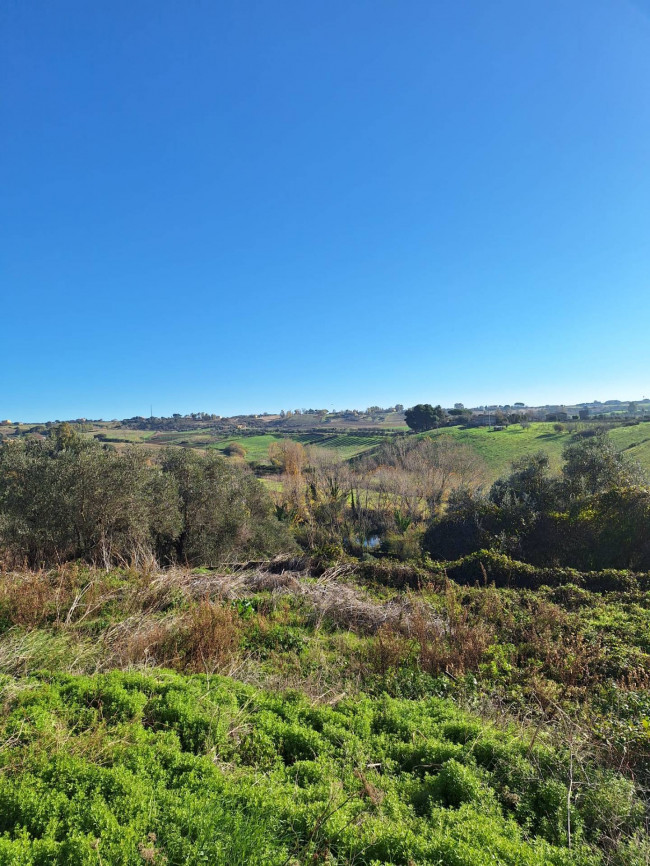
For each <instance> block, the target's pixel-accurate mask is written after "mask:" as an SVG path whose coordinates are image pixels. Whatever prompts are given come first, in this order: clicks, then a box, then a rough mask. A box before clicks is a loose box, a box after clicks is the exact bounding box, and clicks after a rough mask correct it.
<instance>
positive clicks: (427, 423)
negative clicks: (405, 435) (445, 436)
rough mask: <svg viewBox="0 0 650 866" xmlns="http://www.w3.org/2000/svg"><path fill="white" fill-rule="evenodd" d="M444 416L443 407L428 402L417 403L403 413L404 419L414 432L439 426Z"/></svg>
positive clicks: (421, 431)
mask: <svg viewBox="0 0 650 866" xmlns="http://www.w3.org/2000/svg"><path fill="white" fill-rule="evenodd" d="M444 418H445V411H444V409H442V408H441V407H440V406H432V405H431V404H430V403H418V404H417V405H416V406H412V407H411V408H410V409H407V410H406V412H405V413H404V420H405V421H406V423H407V425H408V426H409V427H410V428H411V430H414V431H415V432H416V433H423V432H424V431H425V430H434V429H435V428H436V427H439V426H440V424H441V422H442V421H443V420H444Z"/></svg>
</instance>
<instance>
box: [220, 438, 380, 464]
mask: <svg viewBox="0 0 650 866" xmlns="http://www.w3.org/2000/svg"><path fill="white" fill-rule="evenodd" d="M386 438H387V437H386V436H372V435H370V436H359V435H355V434H354V433H333V434H331V435H329V434H323V433H296V434H294V435H292V436H276V435H275V434H273V433H262V434H260V435H259V436H234V437H231V438H229V439H223V440H221V441H219V442H217V443H216V444H215V446H214V447H215V448H217V449H218V450H219V451H225V449H226V448H227V447H228V446H229V445H232V444H233V443H237V444H239V445H241V446H242V448H244V450H245V451H246V460H247V461H248V462H249V463H251V462H256V463H261V464H267V465H268V464H270V460H269V445H271V443H272V442H282V440H283V439H291V440H293V441H294V442H300V444H301V445H304V446H306V447H314V448H323V449H326V450H328V451H330V450H331V451H332V452H333V453H334V454H335V456H336V458H337V459H338V460H341V461H343V460H349V459H350V458H351V457H355V456H356V455H357V454H361V453H363V452H364V451H369V450H371V449H372V448H376V447H377V445H379V444H380V443H382V442H385V441H386Z"/></svg>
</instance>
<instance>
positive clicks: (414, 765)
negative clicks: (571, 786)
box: [0, 672, 642, 866]
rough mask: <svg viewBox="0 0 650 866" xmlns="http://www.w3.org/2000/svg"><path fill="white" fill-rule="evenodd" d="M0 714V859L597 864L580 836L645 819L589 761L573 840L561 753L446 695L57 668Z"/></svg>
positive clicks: (626, 793) (621, 787) (593, 836)
mask: <svg viewBox="0 0 650 866" xmlns="http://www.w3.org/2000/svg"><path fill="white" fill-rule="evenodd" d="M9 686H10V684H9V683H7V684H6V688H9ZM2 727H3V735H4V737H5V738H7V737H9V738H12V742H13V743H14V747H13V750H12V751H11V753H8V752H7V751H5V752H3V753H2V759H1V760H2V769H3V772H2V776H1V777H0V832H1V833H2V837H1V838H0V863H3V864H5V863H6V864H10V863H11V864H15V863H22V864H26V866H31V864H42V863H46V862H47V863H59V864H91V863H93V864H94V863H97V862H98V859H97V858H98V857H100V858H101V862H102V863H103V864H105V866H117V864H120V866H122V864H125V866H126V864H129V866H130V864H133V866H135V864H139V863H142V862H143V861H146V862H151V863H160V864H162V863H167V864H171V863H203V862H205V863H211V864H213V863H214V864H226V863H228V864H231V863H232V864H241V866H244V864H248V863H252V864H277V866H280V864H286V863H289V862H297V863H306V862H318V861H321V860H322V859H323V858H324V857H328V858H329V861H328V862H332V863H348V862H352V861H353V862H355V863H359V864H367V866H371V864H380V863H383V864H403V866H407V864H408V863H411V862H415V863H435V862H444V863H450V864H456V866H482V864H487V863H489V862H495V861H494V859H493V858H494V857H497V858H498V859H497V860H496V862H499V863H502V864H506V866H507V864H511V866H542V864H557V866H560V864H562V866H564V864H566V866H568V864H575V866H578V864H581V866H596V864H600V863H603V862H604V861H603V859H602V856H601V855H600V854H599V853H598V848H594V847H590V846H589V845H588V844H587V839H589V840H590V841H591V842H592V843H598V842H599V841H601V840H602V839H603V838H604V837H605V835H606V834H610V833H611V831H612V828H613V827H616V828H618V832H619V833H620V834H623V833H624V834H625V839H626V843H625V844H626V845H628V846H630V845H631V840H633V834H634V833H635V832H636V831H637V829H638V828H640V826H641V821H642V814H641V809H640V806H639V803H638V800H637V799H636V797H635V794H634V792H633V789H632V788H631V786H630V785H629V784H628V783H626V782H624V781H623V780H622V779H620V777H617V776H615V775H611V774H610V775H606V774H605V775H603V774H601V775H598V773H595V774H592V773H591V771H589V770H588V768H587V769H586V770H585V771H584V772H585V773H586V774H587V775H584V773H583V775H581V776H580V781H581V782H582V781H584V782H585V783H588V784H586V790H587V791H588V795H586V796H584V797H582V796H579V797H576V798H575V801H574V804H573V813H572V819H573V825H572V826H573V847H572V850H571V851H569V850H567V847H566V839H565V830H564V827H565V819H566V814H565V812H566V802H567V790H568V789H567V778H568V776H567V772H568V765H567V756H566V755H564V754H562V753H560V752H557V751H555V752H554V751H549V750H548V749H546V748H545V747H533V748H530V747H529V746H527V745H526V743H524V742H522V741H521V740H520V739H519V738H518V737H517V736H516V735H515V734H514V732H513V733H506V732H501V731H498V730H497V729H495V728H492V727H490V726H489V725H485V724H483V723H481V722H479V721H478V720H476V719H473V718H471V717H468V716H467V715H466V714H464V713H461V712H459V711H458V710H457V709H455V708H454V706H453V705H452V704H451V703H450V702H448V701H445V700H441V699H436V698H431V699H428V700H425V701H404V700H401V701H400V700H392V699H389V698H387V697H381V698H377V699H374V700H373V699H370V698H364V697H361V698H359V699H358V700H357V701H349V700H348V701H342V702H340V703H339V704H338V705H337V706H336V707H314V706H313V705H312V704H311V703H310V702H309V701H307V700H306V699H305V698H303V697H301V696H300V695H298V694H296V693H293V694H286V695H284V696H282V695H274V694H268V693H265V692H261V691H257V690H255V689H253V688H251V687H246V686H242V685H240V684H237V683H235V682H233V681H232V680H227V679H224V678H215V677H213V678H210V679H209V680H208V679H206V678H205V677H203V676H195V677H191V678H188V677H181V676H178V675H172V674H169V673H162V672H159V673H157V674H155V675H144V674H140V673H125V674H119V673H114V674H110V675H103V676H93V677H70V676H62V675H58V676H54V677H51V676H50V677H41V678H39V679H32V680H30V681H29V682H26V683H24V684H23V685H22V687H21V688H20V689H19V690H18V691H16V690H15V689H13V695H12V693H11V692H10V696H9V697H8V699H7V700H6V709H5V715H4V719H3V725H2ZM63 743H65V750H63V751H62V750H61V748H60V745H61V744H63ZM621 828H623V829H621ZM607 838H609V836H608V837H607ZM637 848H638V846H637ZM629 850H630V851H631V852H634V850H635V849H634V847H629Z"/></svg>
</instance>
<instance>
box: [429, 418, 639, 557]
mask: <svg viewBox="0 0 650 866" xmlns="http://www.w3.org/2000/svg"><path fill="white" fill-rule="evenodd" d="M564 459H565V463H564V467H563V470H562V475H561V477H554V476H552V475H551V474H550V470H549V462H548V458H547V457H546V456H545V455H543V454H538V455H535V456H533V457H527V458H525V459H523V460H520V461H518V462H516V463H514V464H513V468H512V472H511V474H510V475H509V476H508V477H506V478H503V479H500V480H499V481H497V482H495V483H494V484H493V485H492V488H491V490H490V492H489V494H488V495H487V496H485V495H482V494H480V493H474V494H469V493H465V492H461V493H459V494H457V495H455V496H452V497H450V499H449V502H448V505H447V509H446V511H445V513H444V514H442V515H439V516H438V517H437V518H436V519H435V520H434V521H432V523H431V524H430V526H429V527H428V529H427V531H426V533H425V535H424V538H423V546H424V549H425V550H426V551H427V552H428V553H429V554H430V555H431V556H433V557H434V558H435V559H448V560H455V559H459V558H461V557H464V556H466V555H468V554H471V553H474V552H475V551H478V550H481V549H486V548H488V549H492V550H496V551H498V552H500V553H504V554H508V555H509V556H511V557H512V558H514V559H517V560H521V561H524V562H528V563H530V564H532V565H537V566H541V567H553V568H557V567H560V568H574V569H578V570H580V571H602V570H605V569H619V570H621V569H622V570H626V569H631V570H635V571H650V488H648V486H647V485H646V483H645V479H644V478H643V477H642V475H641V473H640V470H639V469H638V467H636V466H634V465H633V464H628V463H626V461H625V460H624V458H623V457H621V455H620V454H618V453H617V452H616V451H615V450H614V448H613V447H612V445H611V443H610V442H609V441H608V440H607V439H606V438H605V437H604V436H602V435H600V436H594V437H592V438H589V439H583V440H579V441H577V442H573V443H572V444H570V445H569V446H568V447H567V448H566V449H565V451H564Z"/></svg>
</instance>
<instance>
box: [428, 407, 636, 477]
mask: <svg viewBox="0 0 650 866" xmlns="http://www.w3.org/2000/svg"><path fill="white" fill-rule="evenodd" d="M426 435H433V436H444V435H451V436H453V437H454V438H455V439H456V440H457V441H459V442H463V443H465V444H467V445H470V446H471V447H472V448H473V449H474V450H475V451H476V453H477V454H478V455H479V456H480V457H481V458H482V460H483V461H484V462H485V466H486V469H487V476H488V477H487V480H488V481H494V480H496V479H497V478H499V477H500V476H502V475H504V474H507V472H508V471H509V469H510V464H511V463H512V462H513V461H514V460H518V459H519V458H520V457H525V456H527V455H529V454H535V453H537V452H538V451H543V452H544V453H545V454H548V456H549V458H550V461H551V468H552V469H553V470H555V471H557V470H558V469H559V468H560V466H561V465H562V451H563V449H564V448H565V447H566V446H567V445H569V444H570V442H571V441H572V434H571V433H570V432H569V431H566V430H565V431H562V432H560V433H556V432H555V431H554V430H553V424H547V423H544V422H540V423H536V424H531V425H530V427H529V428H528V429H526V430H524V429H523V428H522V427H520V426H519V425H518V424H515V425H513V426H512V427H508V429H507V430H499V431H492V430H489V429H487V428H485V427H477V428H473V429H469V430H463V429H461V428H460V427H452V428H449V429H447V430H444V431H440V432H437V433H433V434H426ZM609 436H610V437H611V439H612V442H613V443H614V445H615V446H616V447H617V448H618V449H619V450H621V451H624V452H625V454H626V456H628V457H630V458H632V459H634V460H638V462H639V463H640V464H641V465H642V466H643V467H644V469H645V470H646V471H648V472H649V473H650V424H649V425H645V424H641V425H638V426H635V427H617V428H615V429H614V430H612V431H611V432H610V433H609Z"/></svg>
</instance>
